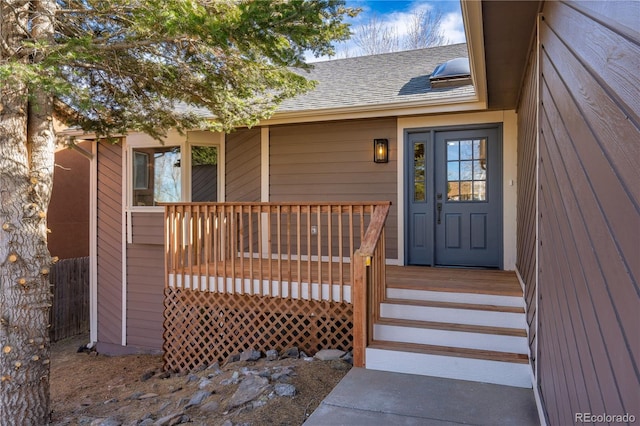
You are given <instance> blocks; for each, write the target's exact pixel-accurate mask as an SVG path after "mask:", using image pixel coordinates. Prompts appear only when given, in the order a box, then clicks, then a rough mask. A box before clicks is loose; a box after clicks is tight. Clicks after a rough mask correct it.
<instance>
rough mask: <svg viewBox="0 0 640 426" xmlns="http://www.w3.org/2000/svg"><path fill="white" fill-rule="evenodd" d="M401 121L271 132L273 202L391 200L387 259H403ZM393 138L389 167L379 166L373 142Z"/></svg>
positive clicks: (288, 127)
mask: <svg viewBox="0 0 640 426" xmlns="http://www.w3.org/2000/svg"><path fill="white" fill-rule="evenodd" d="M396 134H397V122H396V119H395V118H385V119H371V120H351V121H342V122H327V123H313V124H295V125H283V126H274V127H271V128H270V136H269V141H270V148H269V157H270V159H269V162H270V176H269V193H270V200H271V201H391V202H392V203H393V204H392V206H391V210H390V211H389V217H388V218H387V223H386V226H387V229H386V236H387V257H388V258H391V259H396V258H397V257H398V250H397V247H398V239H397V235H398V232H397V229H398V214H397V206H396V205H395V204H396V203H397V185H398V182H397V152H398V151H397V137H396ZM379 138H386V139H389V162H388V163H386V164H376V163H374V162H373V139H379Z"/></svg>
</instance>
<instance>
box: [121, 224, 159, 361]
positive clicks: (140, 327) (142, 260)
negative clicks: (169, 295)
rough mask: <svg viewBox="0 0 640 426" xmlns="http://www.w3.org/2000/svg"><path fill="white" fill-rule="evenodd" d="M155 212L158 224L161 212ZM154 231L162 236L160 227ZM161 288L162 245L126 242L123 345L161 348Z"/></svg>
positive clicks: (150, 349)
mask: <svg viewBox="0 0 640 426" xmlns="http://www.w3.org/2000/svg"><path fill="white" fill-rule="evenodd" d="M151 215H153V213H151ZM155 215H156V216H159V217H160V223H161V224H162V217H163V214H162V213H158V214H155ZM154 222H155V221H154ZM134 223H135V222H134ZM158 232H160V235H161V236H162V232H163V228H162V227H160V228H158ZM163 290H164V246H163V245H157V244H128V245H127V346H135V347H136V348H139V349H144V350H148V351H160V350H161V349H162V331H163V328H162V321H163V317H162V312H163V305H162V302H163V298H164V295H163Z"/></svg>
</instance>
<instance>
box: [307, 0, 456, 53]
mask: <svg viewBox="0 0 640 426" xmlns="http://www.w3.org/2000/svg"><path fill="white" fill-rule="evenodd" d="M347 6H350V7H357V8H360V9H362V12H360V14H359V15H358V16H357V17H356V18H353V19H350V20H348V22H350V23H351V30H352V31H357V29H358V26H360V25H362V24H363V23H365V22H367V21H368V20H369V19H370V18H371V17H372V16H373V15H375V16H376V18H377V19H378V20H381V21H382V22H384V24H385V25H387V26H388V27H390V28H394V29H395V30H396V31H397V32H398V33H399V34H402V33H403V29H404V28H406V26H407V24H406V23H407V22H408V21H409V19H410V17H411V15H412V14H413V13H414V12H415V11H416V10H420V9H424V8H429V9H435V10H439V11H441V12H442V15H443V20H442V26H441V29H442V30H443V32H444V34H445V38H446V39H448V41H449V43H462V42H464V41H465V36H464V27H463V23H462V12H461V11H460V0H431V1H427V0H347ZM337 48H338V55H337V57H343V56H345V55H344V54H341V53H340V49H345V50H347V51H349V52H350V54H349V56H355V55H354V52H355V51H356V48H354V47H352V44H350V43H348V42H347V44H346V46H337ZM310 59H311V58H310ZM322 59H326V58H320V59H316V60H322ZM311 60H312V61H313V59H311Z"/></svg>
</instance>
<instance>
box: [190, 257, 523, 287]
mask: <svg viewBox="0 0 640 426" xmlns="http://www.w3.org/2000/svg"><path fill="white" fill-rule="evenodd" d="M178 273H179V274H181V273H184V274H186V275H189V274H192V275H200V276H203V275H206V274H208V275H209V276H210V277H216V276H224V277H229V278H241V277H243V278H245V279H251V280H267V281H275V282H288V283H298V282H303V283H308V282H311V283H318V282H319V279H318V277H319V276H320V277H322V278H321V282H322V283H323V284H328V283H330V282H332V283H333V284H341V285H345V286H349V285H351V280H352V278H351V264H349V263H342V264H338V263H329V262H318V261H314V262H309V263H308V264H307V263H306V262H305V263H302V264H299V263H298V262H297V261H295V260H292V261H289V260H287V259H274V260H272V261H271V262H269V261H268V260H266V259H263V260H260V259H248V258H236V259H235V260H234V261H233V262H231V261H229V260H228V261H227V262H225V263H224V264H218V265H217V267H215V266H214V265H209V266H208V271H207V267H206V266H200V267H198V266H196V267H194V268H193V269H192V270H186V271H179V272H178ZM309 277H311V279H309ZM340 277H342V279H340ZM386 284H387V288H404V289H412V290H430V291H447V292H453V293H483V294H493V295H501V296H522V288H521V287H520V284H519V282H518V278H517V277H516V274H515V272H513V271H499V270H487V269H468V268H442V267H428V266H394V265H387V266H386Z"/></svg>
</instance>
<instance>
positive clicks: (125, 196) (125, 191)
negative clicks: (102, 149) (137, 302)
mask: <svg viewBox="0 0 640 426" xmlns="http://www.w3.org/2000/svg"><path fill="white" fill-rule="evenodd" d="M129 150H130V148H129V147H128V146H127V139H123V142H122V172H121V173H122V179H120V180H121V181H122V201H121V203H122V204H121V209H122V219H121V220H122V294H121V297H122V306H121V310H122V330H121V333H122V336H121V342H120V344H121V345H122V346H127V240H128V238H129V232H128V223H130V222H131V221H130V220H128V219H130V218H131V215H129V214H128V213H129V209H128V208H127V206H128V205H129V203H128V200H129V185H128V183H129V179H130V176H129V173H127V164H128V157H129Z"/></svg>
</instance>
